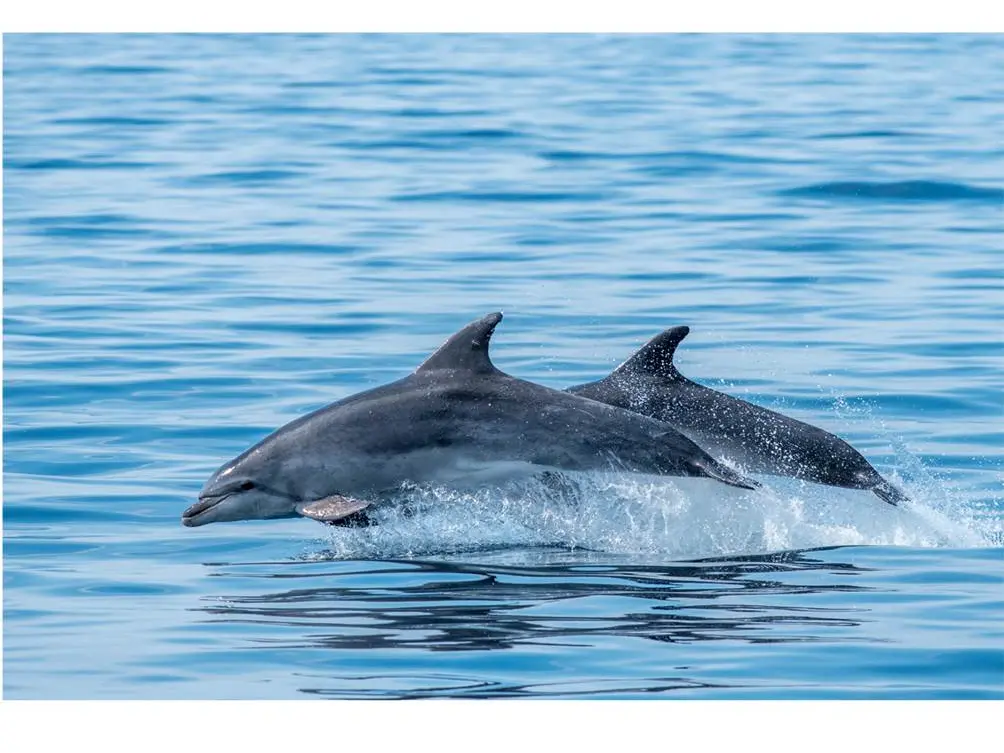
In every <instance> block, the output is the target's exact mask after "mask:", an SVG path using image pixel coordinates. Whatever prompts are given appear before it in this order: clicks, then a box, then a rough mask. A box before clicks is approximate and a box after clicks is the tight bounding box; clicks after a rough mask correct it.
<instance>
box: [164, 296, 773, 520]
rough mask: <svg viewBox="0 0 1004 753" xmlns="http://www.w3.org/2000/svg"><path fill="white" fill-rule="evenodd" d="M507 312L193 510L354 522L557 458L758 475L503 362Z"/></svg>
mask: <svg viewBox="0 0 1004 753" xmlns="http://www.w3.org/2000/svg"><path fill="white" fill-rule="evenodd" d="M501 320H502V314H500V313H495V314H489V315H488V316H485V317H483V318H481V319H478V320H477V321H475V322H472V323H471V324H469V325H467V326H466V327H464V328H463V329H462V330H460V331H459V332H458V333H456V334H455V335H453V336H452V337H451V338H449V339H448V340H447V341H446V342H445V343H444V344H443V345H442V346H441V347H440V348H439V349H438V350H437V351H436V352H435V353H433V354H432V355H431V356H430V357H429V358H428V359H426V361H425V362H424V363H422V365H421V366H419V367H418V369H417V370H416V371H415V372H414V373H413V374H410V375H409V376H407V377H405V378H404V379H401V380H398V381H396V382H392V383H391V384H387V385H384V386H382V387H377V388H376V389H372V390H369V391H366V392H362V393H359V394H357V395H353V396H351V397H348V398H345V399H344V400H340V401H338V402H336V403H333V404H331V405H329V406H327V407H325V408H321V409H320V410H317V411H315V412H313V413H310V414H308V415H306V416H303V417H301V418H298V419H296V420H295V421H292V422H291V423H289V424H286V425H285V426H283V427H282V428H280V429H278V430H276V431H275V432H273V433H272V434H270V435H269V436H267V437H265V439H263V440H262V441H260V442H259V443H258V444H256V445H254V446H253V447H251V448H250V449H248V450H247V451H245V452H244V453H242V454H241V455H239V456H238V457H237V458H235V459H234V460H231V461H230V462H228V463H226V464H224V465H223V466H222V467H221V468H220V469H219V470H217V471H216V473H214V474H213V476H212V477H211V478H210V479H209V481H208V482H206V485H205V487H204V488H203V490H202V492H201V493H200V495H199V501H198V502H197V503H195V504H194V505H192V506H191V507H189V508H188V509H187V510H185V512H184V513H183V514H182V523H183V524H184V525H186V526H201V525H205V524H207V523H215V522H222V521H231V520H248V519H264V518H287V517H295V516H297V515H300V516H304V517H308V518H313V519H315V520H319V521H321V522H325V523H333V524H340V523H344V522H346V521H351V520H353V519H354V518H356V517H357V516H359V515H360V514H361V513H362V511H364V510H365V509H366V508H367V507H369V506H370V505H372V504H373V503H374V502H375V501H378V500H380V499H381V498H384V497H386V496H389V495H390V494H392V493H393V492H394V491H396V490H398V489H400V487H401V485H402V484H403V483H405V482H412V483H445V484H453V485H460V486H463V485H468V486H469V485H473V484H481V483H486V482H488V481H490V480H492V479H498V478H511V477H513V476H514V475H525V474H534V473H540V472H544V471H562V470H569V471H579V470H600V469H620V470H626V471H631V472H637V473H649V474H657V475H666V476H703V477H706V478H712V479H715V480H717V481H721V482H723V483H726V484H730V485H732V486H738V487H742V488H745V489H753V488H756V487H757V486H758V484H757V483H756V482H755V481H751V480H748V479H746V478H745V477H743V476H741V475H740V474H739V473H737V472H735V471H733V470H732V469H731V468H729V467H727V466H725V465H723V464H721V463H719V462H718V461H717V460H715V459H714V458H712V457H711V456H710V455H708V453H706V452H705V451H704V450H702V449H701V448H700V447H699V446H698V445H696V444H695V443H694V442H693V441H692V440H690V439H688V438H687V437H686V436H684V435H683V434H682V433H681V432H679V431H677V430H676V429H674V428H673V427H672V426H670V425H669V424H666V423H664V422H662V421H659V420H657V419H654V418H650V417H648V416H643V415H641V414H639V413H636V412H632V411H630V410H625V409H624V408H620V407H617V406H613V405H607V404H605V403H603V402H596V401H594V400H590V399H587V398H586V397H579V396H577V395H573V394H570V393H568V392H562V391H559V390H553V389H550V388H548V387H544V386H541V385H537V384H534V383H532V382H526V381H523V380H520V379H516V378H514V377H511V376H509V375H507V374H504V373H502V372H501V371H499V370H498V369H497V368H495V366H494V365H493V364H492V362H491V359H490V358H489V355H488V344H489V340H490V338H491V336H492V333H493V332H494V330H495V327H496V326H497V325H498V323H499V322H500V321H501Z"/></svg>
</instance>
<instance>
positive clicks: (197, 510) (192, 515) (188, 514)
mask: <svg viewBox="0 0 1004 753" xmlns="http://www.w3.org/2000/svg"><path fill="white" fill-rule="evenodd" d="M229 496H230V495H229V494H222V495H219V496H205V497H203V496H201V495H200V496H199V501H198V502H196V503H195V504H194V505H192V506H191V507H189V508H188V509H187V510H185V511H184V512H183V513H181V524H182V525H183V526H188V527H189V528H194V527H195V526H200V525H203V523H200V522H199V516H200V515H202V514H203V513H204V512H207V511H209V510H211V509H212V508H214V507H216V505H218V504H219V503H220V502H222V501H223V500H225V499H226V498H227V497H229Z"/></svg>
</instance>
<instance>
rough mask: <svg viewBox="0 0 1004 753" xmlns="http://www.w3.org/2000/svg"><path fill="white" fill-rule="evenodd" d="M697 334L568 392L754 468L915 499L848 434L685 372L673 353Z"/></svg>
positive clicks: (673, 338)
mask: <svg viewBox="0 0 1004 753" xmlns="http://www.w3.org/2000/svg"><path fill="white" fill-rule="evenodd" d="M689 332H690V328H689V327H672V328H671V329H668V330H666V331H665V332H663V333H662V334H659V335H657V336H656V337H654V338H652V339H651V340H649V342H648V343H646V344H645V345H644V346H643V347H642V348H641V349H640V350H638V352H637V353H635V354H634V355H633V356H631V358H629V359H628V360H627V361H625V362H624V363H623V364H621V365H620V366H618V367H617V368H616V369H615V370H614V371H613V373H611V374H610V375H609V376H607V377H606V378H604V379H601V380H599V381H597V382H590V383H589V384H580V385H578V386H576V387H570V388H568V391H569V392H571V393H572V394H574V395H579V396H582V397H588V398H592V399H593V400H599V401H600V402H603V403H608V404H609V405H616V406H619V407H621V408H627V409H629V410H633V411H636V412H638V413H640V414H641V415H644V416H651V417H653V418H657V419H659V420H661V421H665V422H666V423H668V424H671V425H672V426H673V427H675V428H676V429H678V430H679V431H680V432H682V433H683V434H685V435H686V436H688V437H690V439H692V440H694V441H695V442H697V443H698V444H699V445H700V446H701V447H704V448H705V449H706V450H708V451H709V452H710V453H711V454H712V455H714V456H715V457H717V458H729V459H731V460H734V461H735V462H736V463H737V464H738V465H739V466H740V467H741V468H742V469H743V470H745V471H747V472H749V473H767V474H772V475H776V476H792V477H794V478H800V479H805V480H807V481H815V482H817V483H820V484H827V485H829V486H840V487H844V488H848V489H869V490H871V491H873V492H874V493H875V494H876V495H878V496H879V498H881V499H883V500H884V501H886V502H888V503H889V504H890V505H896V504H898V503H900V502H905V501H908V500H909V498H908V497H907V496H906V495H905V494H904V493H903V492H901V491H900V490H899V489H897V488H896V487H895V486H893V485H892V484H891V483H889V482H888V481H886V480H885V479H884V478H882V476H881V475H879V472H878V471H876V470H875V469H874V468H873V467H872V466H871V464H870V463H869V462H868V461H867V460H865V458H864V457H863V456H862V455H861V453H859V452H858V451H857V450H855V449H854V448H853V447H851V446H850V445H849V444H848V443H847V442H845V441H844V440H842V439H840V437H837V436H834V435H833V434H830V433H829V432H826V431H823V430H822V429H820V428H817V427H815V426H812V425H811V424H807V423H803V422H802V421H796V420H795V419H793V418H788V417H787V416H784V415H782V414H780V413H776V412H775V411H771V410H767V409H766V408H761V407H760V406H758V405H753V404H752V403H748V402H746V401H745V400H740V399H738V398H735V397H731V396H730V395H726V394H725V393H722V392H718V391H716V390H712V389H710V388H708V387H705V386H703V385H700V384H698V383H696V382H693V381H691V380H689V379H687V378H686V377H685V376H683V374H681V373H680V372H679V371H678V370H677V368H676V366H675V365H674V363H673V356H674V354H675V352H676V347H677V346H678V345H679V344H680V342H681V341H682V340H683V338H685V337H686V336H687V334H688V333H689Z"/></svg>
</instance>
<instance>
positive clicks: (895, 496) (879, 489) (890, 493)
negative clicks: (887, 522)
mask: <svg viewBox="0 0 1004 753" xmlns="http://www.w3.org/2000/svg"><path fill="white" fill-rule="evenodd" d="M872 491H873V492H875V494H876V495H877V496H878V498H879V499H881V500H882V501H883V502H888V503H889V504H890V505H892V506H893V507H897V506H899V503H900V502H909V501H910V498H909V497H908V496H906V495H905V494H904V493H903V492H901V491H900V490H899V489H897V488H896V487H895V486H893V485H892V484H890V483H889V482H888V481H885V480H883V481H881V482H880V483H878V484H875V486H873V487H872Z"/></svg>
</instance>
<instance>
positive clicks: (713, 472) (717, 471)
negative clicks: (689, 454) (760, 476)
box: [693, 458, 760, 489]
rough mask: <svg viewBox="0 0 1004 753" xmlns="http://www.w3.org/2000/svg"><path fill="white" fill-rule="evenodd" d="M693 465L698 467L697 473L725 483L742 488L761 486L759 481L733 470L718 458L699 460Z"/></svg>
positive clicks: (757, 487)
mask: <svg viewBox="0 0 1004 753" xmlns="http://www.w3.org/2000/svg"><path fill="white" fill-rule="evenodd" d="M709 459H710V458H709ZM693 465H694V467H695V468H697V469H698V473H697V474H695V475H699V476H707V477H708V478H713V479H715V480H716V481H721V482H722V483H723V484H728V485H729V486H738V487H739V488H740V489H759V488H760V482H759V481H754V480H753V479H751V478H746V477H745V476H743V475H742V474H741V473H739V472H738V471H734V470H732V469H731V468H729V467H728V466H727V465H723V464H722V463H719V462H718V461H717V460H711V462H710V463H709V462H708V461H706V460H698V461H696V462H695V463H694V464H693Z"/></svg>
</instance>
